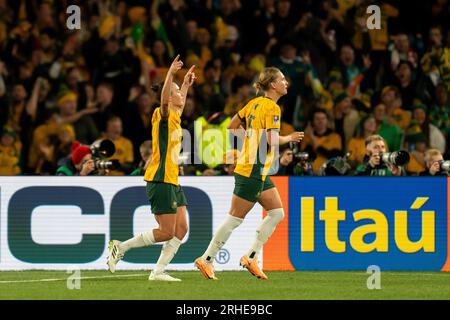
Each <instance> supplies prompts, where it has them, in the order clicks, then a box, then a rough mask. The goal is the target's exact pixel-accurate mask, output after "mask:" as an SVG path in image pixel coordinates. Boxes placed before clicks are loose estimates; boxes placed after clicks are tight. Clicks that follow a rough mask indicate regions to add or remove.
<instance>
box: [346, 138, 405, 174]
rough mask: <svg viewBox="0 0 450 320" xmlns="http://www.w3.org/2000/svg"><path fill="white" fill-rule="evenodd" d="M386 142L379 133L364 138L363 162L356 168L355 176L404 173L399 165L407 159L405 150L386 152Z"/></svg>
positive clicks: (403, 163)
mask: <svg viewBox="0 0 450 320" xmlns="http://www.w3.org/2000/svg"><path fill="white" fill-rule="evenodd" d="M386 151H387V150H386V142H385V140H384V139H383V137H381V136H380V135H371V136H369V137H368V138H367V139H366V156H365V158H364V161H363V164H361V165H359V166H358V167H357V168H356V173H355V175H357V176H401V175H405V173H404V171H403V170H402V168H401V166H402V165H405V164H406V163H407V162H408V161H409V154H408V153H407V152H405V151H398V152H392V153H387V152H386Z"/></svg>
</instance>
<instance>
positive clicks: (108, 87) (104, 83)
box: [97, 82, 114, 92]
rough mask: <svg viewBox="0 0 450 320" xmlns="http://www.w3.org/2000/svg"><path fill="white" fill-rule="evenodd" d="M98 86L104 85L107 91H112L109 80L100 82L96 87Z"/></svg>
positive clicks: (112, 87)
mask: <svg viewBox="0 0 450 320" xmlns="http://www.w3.org/2000/svg"><path fill="white" fill-rule="evenodd" d="M98 87H105V88H107V89H108V90H109V91H111V92H114V86H113V85H112V84H111V83H109V82H100V84H99V85H98V86H97V88H98Z"/></svg>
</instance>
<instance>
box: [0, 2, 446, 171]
mask: <svg viewBox="0 0 450 320" xmlns="http://www.w3.org/2000/svg"><path fill="white" fill-rule="evenodd" d="M73 4H76V5H78V6H79V7H80V8H81V28H80V29H79V30H69V28H67V25H66V22H67V18H68V16H69V15H68V14H67V13H66V8H67V7H68V6H69V5H73ZM373 4H376V5H378V6H379V7H380V9H381V28H380V29H368V28H367V24H366V21H367V18H368V16H369V14H367V13H366V8H367V6H368V5H373ZM419 16H420V19H419V18H418V17H419ZM449 23H450V2H449V1H447V0H430V1H421V0H414V1H395V0H391V1H366V0H320V1H319V0H304V1H294V0H168V1H165V0H127V1H120V0H116V1H114V0H106V1H105V0H98V1H93V0H91V1H89V0H87V1H82V0H79V1H64V0H0V128H1V139H0V175H54V174H55V173H56V171H57V169H58V167H60V166H61V165H63V164H64V162H65V161H66V162H67V159H71V160H72V161H73V165H74V166H78V165H79V162H81V160H82V159H83V156H84V155H85V153H86V154H87V153H89V150H88V149H89V148H84V149H83V150H84V152H85V153H83V152H81V151H80V150H82V149H80V150H78V151H76V148H75V149H74V150H72V149H73V145H75V146H78V144H77V143H76V144H73V142H74V141H79V142H80V143H81V144H84V145H91V144H92V143H93V142H94V141H96V140H98V139H110V140H112V141H113V142H114V144H115V147H116V152H115V154H114V155H113V156H112V157H111V158H114V159H117V160H119V162H120V163H121V169H120V170H112V171H110V172H108V174H110V175H111V174H114V175H128V174H132V173H133V174H143V169H144V168H145V166H146V164H147V163H146V162H148V159H149V154H151V144H150V143H149V142H148V140H149V139H150V138H151V115H152V112H153V110H154V109H155V107H156V106H157V98H156V96H155V93H154V92H153V91H152V90H151V88H152V85H154V84H158V83H160V82H161V81H162V80H163V79H164V76H165V74H166V72H167V70H168V67H169V65H170V63H171V60H172V59H173V57H174V56H175V55H176V54H180V55H181V57H182V59H183V61H184V62H185V67H186V68H189V67H190V66H191V65H193V64H195V65H196V73H197V81H196V84H195V85H194V90H191V91H190V92H189V95H188V99H187V102H186V107H185V109H184V113H183V116H182V125H183V128H185V129H187V130H188V131H189V132H190V133H191V137H192V140H193V141H194V140H197V142H199V141H202V142H203V143H198V144H197V145H201V148H202V150H194V145H195V144H194V143H192V146H193V147H192V148H193V149H192V150H191V151H192V155H193V154H195V153H199V152H200V153H202V152H203V153H204V151H205V150H211V148H213V149H214V148H215V149H216V153H217V154H219V155H220V157H221V158H223V159H228V158H231V159H235V158H236V150H233V149H231V150H228V142H223V141H228V140H229V139H228V136H227V132H226V126H227V123H228V122H229V121H230V119H231V117H232V116H233V115H234V114H235V113H236V112H237V111H238V110H239V109H240V108H241V107H242V106H243V105H244V104H245V103H246V101H248V100H249V99H251V98H252V97H254V95H255V91H254V89H253V87H252V83H253V82H254V81H255V77H256V76H257V75H258V74H259V72H260V71H261V70H262V69H263V68H264V67H266V66H275V67H277V68H279V69H280V70H281V71H282V72H283V73H284V75H285V76H286V78H287V79H288V80H289V83H290V87H289V91H288V94H287V95H286V96H285V97H283V98H282V99H281V100H280V101H279V104H280V105H281V107H282V124H281V135H286V134H289V133H291V132H293V131H294V130H300V131H304V132H305V139H304V141H302V143H301V145H300V146H292V145H291V146H288V148H285V149H284V150H281V152H280V160H279V163H280V172H279V174H287V175H294V174H307V175H319V174H320V171H321V168H322V167H323V165H324V164H326V163H327V161H329V160H330V159H335V158H336V157H338V156H340V157H343V156H344V155H346V157H345V159H346V160H347V161H348V164H349V165H350V166H351V168H352V169H353V170H355V169H356V168H357V167H358V166H364V163H365V162H367V161H368V160H367V158H368V156H367V150H366V139H367V138H368V137H371V136H373V135H379V136H381V137H382V138H383V140H384V142H385V144H386V150H390V151H397V150H401V149H404V150H407V151H408V152H409V153H410V158H411V159H410V161H409V163H408V164H407V165H406V166H405V168H403V170H404V172H405V174H408V175H419V174H421V173H422V172H424V171H426V170H427V169H428V167H427V163H426V162H427V161H426V158H427V150H430V149H431V150H434V151H433V152H434V153H433V154H435V153H436V152H439V153H440V154H441V155H443V158H448V155H449V147H448V143H447V142H448V138H449V135H450V100H449V93H450V49H449V46H450V29H449V27H450V26H449ZM178 80H179V82H181V81H182V78H180V79H178ZM208 129H215V130H220V131H221V132H223V135H224V137H225V139H223V140H222V142H221V141H220V139H218V140H212V139H211V138H210V136H209V135H207V134H205V132H207V130H208ZM211 144H212V145H211ZM436 150H437V151H436ZM72 151H74V154H76V155H77V156H75V157H72V156H71V154H72ZM75 151H76V152H75ZM194 151H195V152H194ZM224 151H227V152H224ZM305 154H306V160H305V159H301V156H302V155H303V156H304V155H305ZM193 157H194V156H192V157H191V158H193ZM296 159H297V160H296ZM298 159H300V160H301V161H299V160H298ZM197 160H198V159H197ZM77 161H78V163H76V162H77ZM197 162H198V161H197ZM228 162H230V161H228ZM231 162H233V160H231ZM181 169H182V170H183V172H182V174H185V175H222V174H223V175H226V174H232V172H233V170H232V165H230V164H225V165H224V164H223V161H209V162H208V163H201V164H195V165H183V166H182V168H181ZM80 170H81V169H80ZM90 171H92V170H90ZM90 171H89V172H90ZM357 171H358V170H357Z"/></svg>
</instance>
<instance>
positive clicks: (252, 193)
mask: <svg viewBox="0 0 450 320" xmlns="http://www.w3.org/2000/svg"><path fill="white" fill-rule="evenodd" d="M271 188H275V185H274V184H273V182H272V180H271V179H270V176H266V180H265V181H262V180H258V179H255V178H247V177H244V176H241V175H240V174H237V173H235V174H234V191H233V193H234V194H235V195H237V196H238V197H240V198H242V199H245V200H247V201H250V202H258V199H259V196H260V195H261V192H263V191H266V190H269V189H271Z"/></svg>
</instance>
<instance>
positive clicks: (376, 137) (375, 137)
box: [366, 134, 387, 148]
mask: <svg viewBox="0 0 450 320" xmlns="http://www.w3.org/2000/svg"><path fill="white" fill-rule="evenodd" d="M373 141H383V142H384V144H385V145H386V148H387V144H386V140H384V138H383V137H382V136H380V135H379V134H373V135H371V136H368V137H367V138H366V147H367V146H368V145H369V144H371V143H372V142H373Z"/></svg>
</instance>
